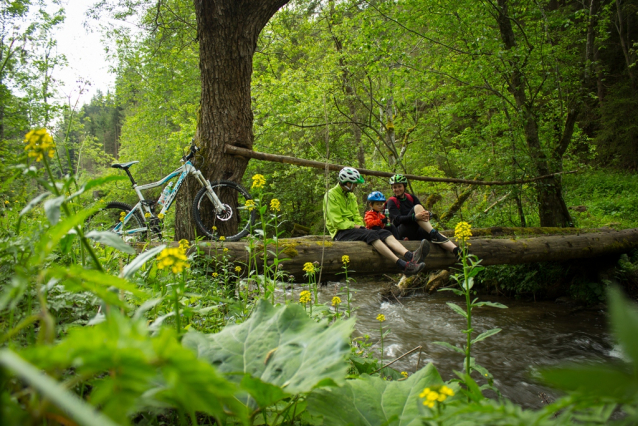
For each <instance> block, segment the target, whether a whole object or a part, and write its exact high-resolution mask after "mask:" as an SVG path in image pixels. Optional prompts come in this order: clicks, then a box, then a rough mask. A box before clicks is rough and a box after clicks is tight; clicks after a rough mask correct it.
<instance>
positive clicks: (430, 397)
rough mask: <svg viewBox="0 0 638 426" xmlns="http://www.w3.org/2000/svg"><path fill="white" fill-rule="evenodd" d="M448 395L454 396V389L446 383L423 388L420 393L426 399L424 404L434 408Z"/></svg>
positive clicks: (420, 396)
mask: <svg viewBox="0 0 638 426" xmlns="http://www.w3.org/2000/svg"><path fill="white" fill-rule="evenodd" d="M448 396H454V391H453V390H452V389H450V388H449V387H447V386H445V385H437V386H432V387H431V388H425V389H423V392H421V393H420V394H419V398H423V399H425V401H423V405H425V406H426V407H430V408H433V407H434V405H435V404H436V403H437V402H443V401H445V400H446V399H447V397H448Z"/></svg>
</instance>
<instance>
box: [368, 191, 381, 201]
mask: <svg viewBox="0 0 638 426" xmlns="http://www.w3.org/2000/svg"><path fill="white" fill-rule="evenodd" d="M368 201H371V202H373V201H381V202H383V201H385V195H383V194H382V193H381V192H379V191H374V192H371V193H370V195H368Z"/></svg>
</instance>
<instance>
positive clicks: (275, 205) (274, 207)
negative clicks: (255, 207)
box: [270, 198, 281, 212]
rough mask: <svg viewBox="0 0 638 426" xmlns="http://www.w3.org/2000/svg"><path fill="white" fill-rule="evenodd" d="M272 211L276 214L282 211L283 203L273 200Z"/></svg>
mask: <svg viewBox="0 0 638 426" xmlns="http://www.w3.org/2000/svg"><path fill="white" fill-rule="evenodd" d="M270 210H272V211H274V212H278V211H281V203H280V202H279V200H278V199H276V198H273V199H272V200H270Z"/></svg>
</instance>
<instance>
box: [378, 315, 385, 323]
mask: <svg viewBox="0 0 638 426" xmlns="http://www.w3.org/2000/svg"><path fill="white" fill-rule="evenodd" d="M377 321H379V322H383V321H385V315H383V314H379V315H377Z"/></svg>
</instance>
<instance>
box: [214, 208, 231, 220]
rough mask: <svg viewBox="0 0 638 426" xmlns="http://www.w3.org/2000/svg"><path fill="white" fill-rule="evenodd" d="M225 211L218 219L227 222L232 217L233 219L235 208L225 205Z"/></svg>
mask: <svg viewBox="0 0 638 426" xmlns="http://www.w3.org/2000/svg"><path fill="white" fill-rule="evenodd" d="M223 206H224V210H223V211H222V212H221V213H219V214H218V215H217V219H219V220H222V221H224V222H226V221H227V220H229V219H230V218H231V217H233V208H232V207H231V206H229V205H228V204H223Z"/></svg>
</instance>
